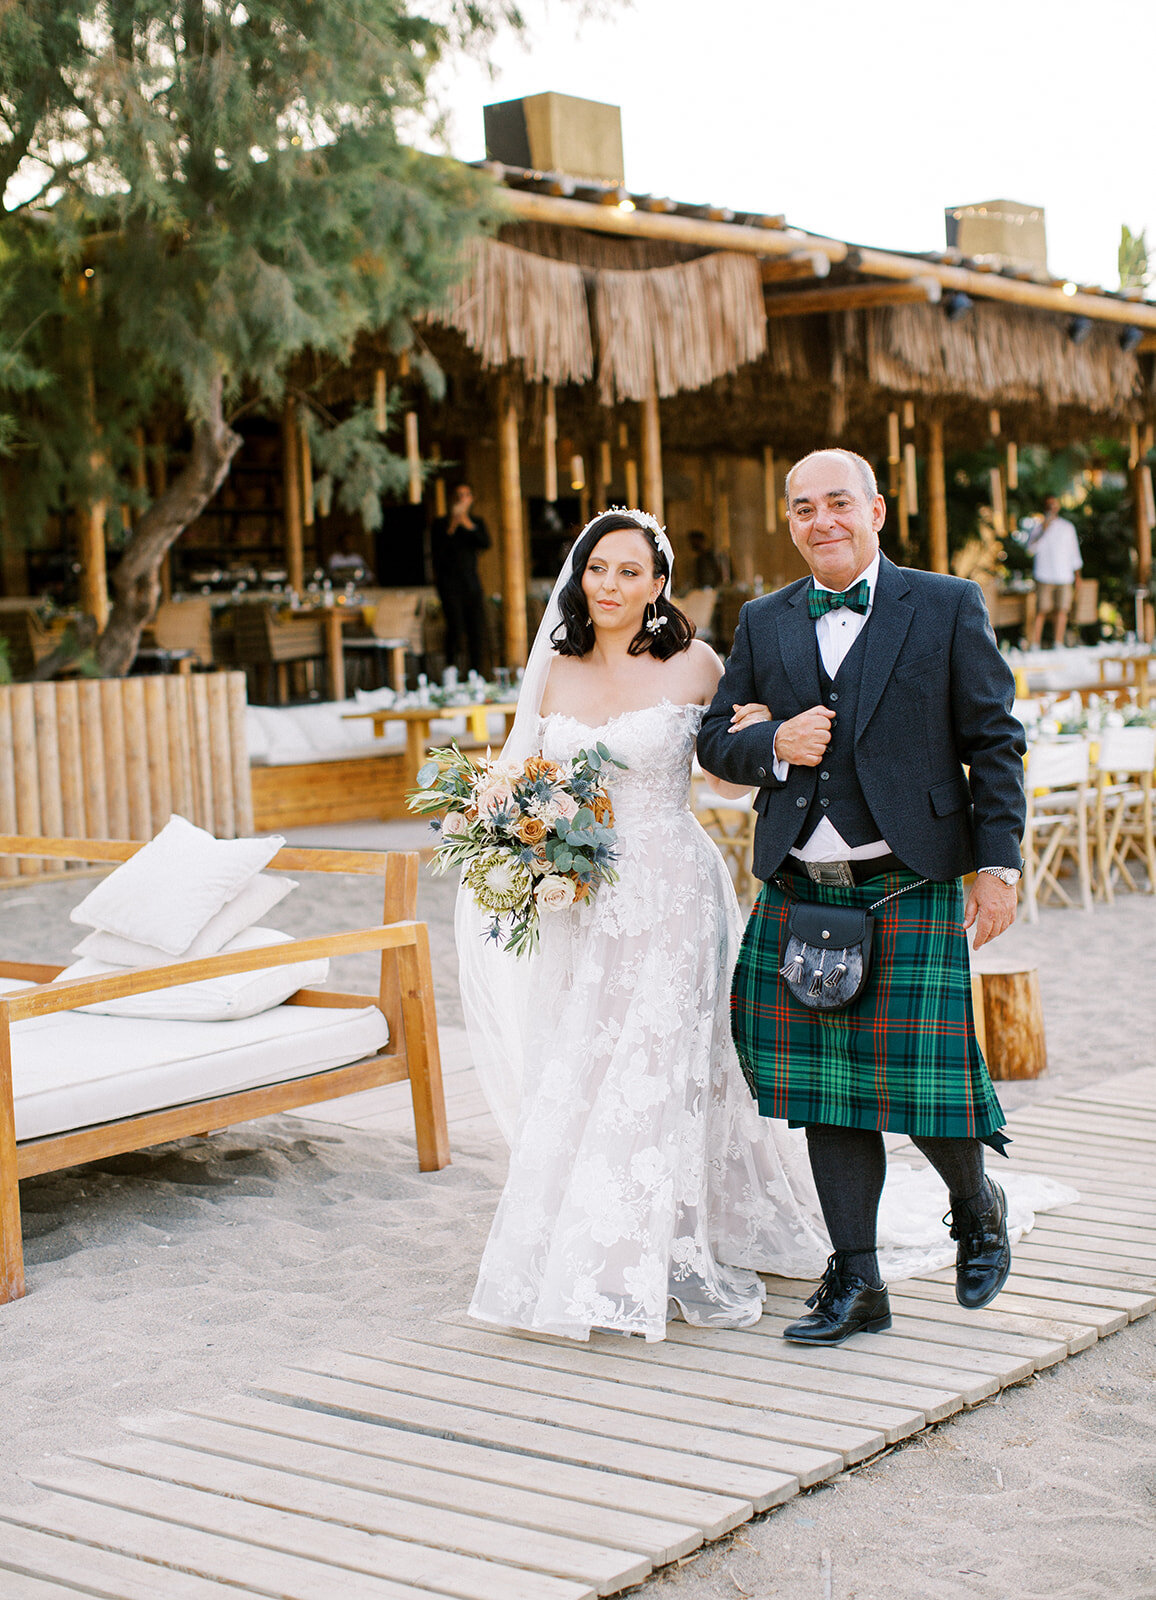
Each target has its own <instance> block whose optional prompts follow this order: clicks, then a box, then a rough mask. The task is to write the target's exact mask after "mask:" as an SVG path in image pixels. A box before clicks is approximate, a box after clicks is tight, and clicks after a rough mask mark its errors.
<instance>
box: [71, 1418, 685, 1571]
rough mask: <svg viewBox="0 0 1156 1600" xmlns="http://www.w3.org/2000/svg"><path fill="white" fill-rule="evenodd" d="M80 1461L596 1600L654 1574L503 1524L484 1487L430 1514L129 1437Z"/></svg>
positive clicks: (463, 1488)
mask: <svg viewBox="0 0 1156 1600" xmlns="http://www.w3.org/2000/svg"><path fill="white" fill-rule="evenodd" d="M83 1459H84V1460H86V1461H91V1462H95V1463H97V1464H98V1465H100V1466H105V1467H110V1468H113V1469H114V1470H120V1471H124V1472H129V1473H145V1474H147V1475H148V1476H149V1477H150V1478H154V1479H156V1480H158V1481H159V1482H162V1483H164V1484H166V1485H168V1484H172V1485H176V1486H177V1487H180V1488H185V1489H196V1490H203V1491H204V1492H205V1493H207V1494H213V1495H227V1496H228V1497H229V1498H230V1500H239V1501H242V1502H244V1503H247V1504H249V1505H255V1506H261V1507H264V1508H268V1509H271V1510H274V1511H284V1512H289V1513H292V1514H293V1515H294V1516H296V1517H308V1518H311V1519H315V1520H317V1521H319V1522H324V1523H332V1524H334V1525H335V1526H337V1527H339V1528H342V1529H352V1530H358V1531H360V1532H363V1533H369V1534H376V1535H380V1536H381V1537H383V1538H386V1539H389V1540H395V1539H399V1540H402V1541H404V1542H405V1543H406V1544H412V1545H419V1546H421V1548H422V1549H423V1550H426V1551H449V1552H455V1553H457V1554H458V1555H463V1556H470V1557H475V1556H476V1557H480V1558H482V1559H483V1560H485V1561H493V1562H498V1563H501V1564H502V1565H504V1566H508V1567H515V1568H526V1569H528V1570H529V1571H531V1572H537V1573H547V1574H550V1575H552V1576H554V1577H558V1578H572V1579H574V1580H575V1582H577V1583H585V1584H590V1585H592V1586H593V1588H594V1589H596V1590H597V1592H598V1593H599V1594H609V1593H612V1592H613V1591H614V1590H616V1589H624V1588H626V1587H627V1586H628V1585H629V1584H633V1583H641V1582H642V1580H643V1579H644V1578H646V1577H648V1576H649V1575H650V1573H651V1572H652V1571H653V1570H654V1569H653V1563H652V1562H651V1561H650V1560H649V1559H648V1558H647V1557H645V1556H643V1555H642V1554H641V1553H640V1552H638V1551H630V1550H622V1549H616V1548H614V1547H612V1546H610V1545H604V1544H602V1543H601V1542H596V1541H595V1540H594V1538H593V1536H591V1538H590V1539H588V1540H587V1539H575V1538H571V1537H569V1536H566V1535H560V1534H555V1533H547V1532H544V1531H542V1530H541V1529H537V1528H530V1527H526V1526H525V1525H522V1526H509V1525H508V1524H505V1523H503V1522H502V1521H501V1520H500V1519H497V1518H494V1517H492V1516H490V1515H487V1514H486V1511H485V1508H484V1505H483V1501H482V1490H481V1486H480V1485H479V1484H476V1483H469V1482H465V1481H463V1480H462V1479H457V1480H455V1481H456V1482H457V1485H458V1494H459V1500H458V1502H457V1504H456V1505H454V1504H452V1503H451V1504H446V1503H444V1501H443V1503H442V1504H441V1505H434V1506H430V1505H428V1504H425V1503H424V1502H423V1501H422V1500H420V1499H402V1498H400V1497H399V1496H398V1495H396V1494H393V1493H392V1492H390V1491H389V1490H388V1489H387V1488H386V1487H384V1486H374V1487H371V1488H368V1489H366V1488H361V1487H359V1486H355V1485H353V1484H350V1483H336V1484H335V1483H328V1482H326V1481H325V1479H323V1478H320V1477H317V1476H315V1475H310V1474H306V1475H305V1476H302V1475H301V1473H300V1472H298V1471H297V1470H296V1469H293V1468H291V1469H289V1470H285V1469H284V1468H281V1467H271V1466H268V1465H266V1464H263V1463H256V1462H252V1461H239V1460H236V1459H233V1458H230V1457H227V1456H221V1455H217V1454H212V1453H210V1454H206V1453H205V1452H204V1451H203V1450H199V1449H196V1448H193V1449H187V1448H185V1447H183V1446H180V1445H171V1444H162V1443H158V1442H155V1441H151V1440H146V1439H134V1440H132V1441H131V1443H129V1444H127V1445H121V1446H119V1447H116V1448H113V1449H105V1450H99V1451H92V1452H85V1454H84V1457H83Z"/></svg>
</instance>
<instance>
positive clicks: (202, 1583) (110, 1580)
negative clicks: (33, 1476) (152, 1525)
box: [0, 1522, 268, 1600]
mask: <svg viewBox="0 0 1156 1600" xmlns="http://www.w3.org/2000/svg"><path fill="white" fill-rule="evenodd" d="M0 1569H2V1570H3V1572H4V1579H3V1583H2V1584H0V1592H2V1593H3V1595H4V1600H17V1597H19V1596H21V1595H24V1594H26V1595H27V1600H34V1597H37V1596H38V1594H39V1592H40V1591H37V1590H34V1589H28V1590H22V1589H20V1588H18V1587H16V1588H13V1587H12V1585H13V1583H14V1582H15V1580H16V1575H17V1574H18V1573H36V1574H38V1577H37V1578H36V1579H35V1580H33V1579H29V1581H30V1582H32V1581H35V1582H40V1583H42V1584H43V1585H44V1587H43V1593H44V1594H45V1595H48V1594H53V1595H57V1596H64V1595H72V1596H73V1597H74V1600H75V1596H76V1595H77V1594H78V1593H80V1594H87V1595H99V1596H101V1597H102V1600H158V1597H160V1596H161V1595H162V1594H163V1600H230V1597H232V1600H251V1597H253V1596H255V1595H256V1594H257V1591H256V1590H255V1589H248V1588H245V1589H242V1588H237V1587H234V1585H233V1584H228V1585H222V1584H220V1583H217V1582H216V1581H215V1580H214V1579H213V1578H200V1577H198V1576H197V1575H196V1573H193V1572H179V1571H177V1570H176V1568H175V1567H170V1566H165V1567H163V1568H162V1567H157V1566H156V1565H154V1564H153V1563H152V1562H151V1561H137V1560H135V1559H134V1558H133V1557H132V1556H125V1555H121V1554H119V1553H118V1552H116V1551H114V1550H100V1549H98V1548H97V1547H96V1546H95V1545H91V1544H81V1543H78V1542H77V1541H76V1540H74V1539H72V1538H71V1537H59V1538H58V1537H57V1536H56V1535H55V1534H50V1533H40V1532H39V1531H37V1530H36V1529H35V1528H21V1527H17V1526H16V1525H15V1524H14V1523H12V1522H3V1523H2V1525H0ZM264 1592H265V1593H267V1592H268V1591H264Z"/></svg>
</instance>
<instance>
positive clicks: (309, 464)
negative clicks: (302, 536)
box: [299, 412, 313, 528]
mask: <svg viewBox="0 0 1156 1600" xmlns="http://www.w3.org/2000/svg"><path fill="white" fill-rule="evenodd" d="M299 422H300V448H301V521H302V522H303V523H304V525H305V527H307V528H311V527H312V526H313V446H312V445H311V444H310V443H309V429H308V427H307V426H306V419H305V413H304V412H302V413H301V416H300V418H299Z"/></svg>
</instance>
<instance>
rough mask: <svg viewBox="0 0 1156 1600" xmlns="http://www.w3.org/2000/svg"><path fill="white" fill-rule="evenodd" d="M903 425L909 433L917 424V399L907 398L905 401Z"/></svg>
mask: <svg viewBox="0 0 1156 1600" xmlns="http://www.w3.org/2000/svg"><path fill="white" fill-rule="evenodd" d="M903 426H904V428H905V429H906V431H907V432H908V433H910V432H911V430H912V428H914V426H915V401H914V400H905V401H904V402H903Z"/></svg>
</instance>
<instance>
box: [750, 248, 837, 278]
mask: <svg viewBox="0 0 1156 1600" xmlns="http://www.w3.org/2000/svg"><path fill="white" fill-rule="evenodd" d="M759 271H760V273H761V275H762V279H763V282H764V283H791V282H793V281H794V280H795V279H796V278H825V277H827V275H828V273H829V272H830V271H831V262H830V260H829V259H828V257H827V256H825V255H824V254H823V252H822V251H821V250H800V251H799V252H798V254H797V255H793V256H778V257H776V258H775V260H773V261H761V262H760V263H759Z"/></svg>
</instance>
